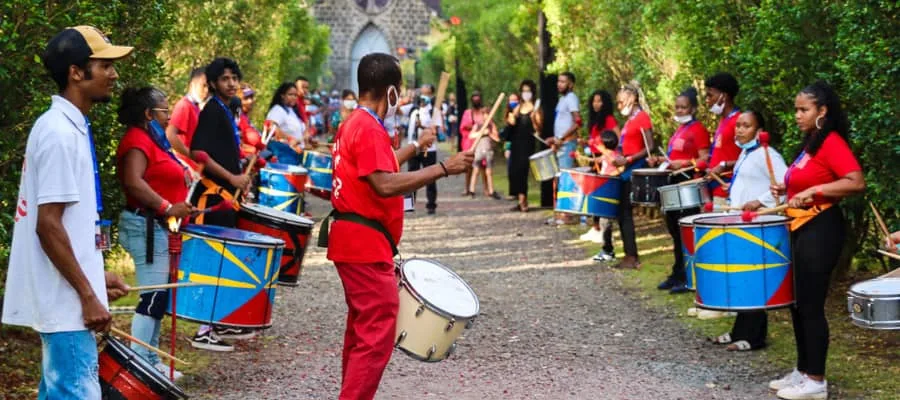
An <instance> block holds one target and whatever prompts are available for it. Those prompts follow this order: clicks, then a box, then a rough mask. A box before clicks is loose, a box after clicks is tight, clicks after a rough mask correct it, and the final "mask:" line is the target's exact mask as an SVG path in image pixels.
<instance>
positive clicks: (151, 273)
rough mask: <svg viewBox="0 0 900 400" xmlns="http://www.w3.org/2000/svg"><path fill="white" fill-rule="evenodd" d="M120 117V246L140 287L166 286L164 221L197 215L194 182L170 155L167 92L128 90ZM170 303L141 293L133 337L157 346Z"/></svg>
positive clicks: (153, 359) (151, 357)
mask: <svg viewBox="0 0 900 400" xmlns="http://www.w3.org/2000/svg"><path fill="white" fill-rule="evenodd" d="M118 114H119V118H118V119H119V122H120V123H122V124H123V125H125V126H126V127H127V130H126V131H125V136H123V137H122V140H121V141H120V142H119V148H118V150H117V151H116V161H117V166H118V170H117V173H118V178H119V181H120V182H121V183H122V188H123V189H124V192H125V203H126V204H125V210H124V211H122V214H121V215H120V217H119V241H120V242H121V244H122V247H124V248H125V250H126V251H128V253H129V254H131V258H132V259H133V260H134V265H135V275H136V278H137V283H138V285H141V286H144V285H158V284H163V283H167V282H168V277H169V252H168V250H169V247H168V233H167V231H166V229H165V228H163V226H164V224H163V222H164V219H165V218H166V217H170V216H171V217H176V218H184V217H186V216H188V215H190V213H191V212H193V211H195V209H194V207H193V206H191V205H190V204H189V203H188V202H186V201H185V199H186V198H187V192H188V183H189V182H190V178H191V177H190V174H189V171H187V170H186V169H185V168H184V167H182V165H181V164H180V163H179V162H178V161H177V160H176V159H175V156H174V154H173V153H172V152H171V150H169V149H170V146H169V142H168V140H166V134H165V128H166V126H167V125H168V123H169V106H168V105H167V104H166V95H165V93H163V92H162V91H161V90H159V89H156V88H153V87H144V88H140V89H135V88H129V89H125V91H124V92H123V93H122V103H121V105H120V106H119V110H118ZM148 233H149V235H148ZM168 299H169V296H168V294H167V293H166V291H165V290H157V291H143V292H141V295H140V302H139V303H138V305H137V310H136V311H135V314H134V318H133V319H132V321H131V334H132V335H134V336H135V337H136V338H138V339H141V340H143V341H145V342H147V343H150V344H151V345H153V346H156V347H159V328H160V321H161V319H162V317H163V314H164V313H165V311H166V303H167V301H168ZM132 348H133V349H134V351H135V352H136V353H138V354H139V355H140V356H142V357H143V358H145V359H146V360H147V361H148V362H150V364H151V365H154V366H156V367H157V368H158V369H161V370H162V369H165V368H166V366H165V365H163V364H162V363H161V362H160V359H159V356H157V355H156V353H153V352H150V351H148V350H147V349H145V348H143V347H137V346H132ZM180 375H181V374H180V373H176V376H180Z"/></svg>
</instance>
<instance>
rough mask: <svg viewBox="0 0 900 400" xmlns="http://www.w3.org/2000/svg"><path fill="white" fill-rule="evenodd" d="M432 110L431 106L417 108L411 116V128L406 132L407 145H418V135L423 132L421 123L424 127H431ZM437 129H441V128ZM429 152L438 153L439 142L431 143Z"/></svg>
mask: <svg viewBox="0 0 900 400" xmlns="http://www.w3.org/2000/svg"><path fill="white" fill-rule="evenodd" d="M432 110H434V108H433V107H432V106H431V104H429V105H427V106H425V107H421V108H417V109H415V110H413V112H411V113H410V114H409V127H408V128H407V132H406V140H407V143H416V141H417V140H418V139H419V135H418V133H421V132H422V130H421V128H419V127H418V122H419V121H421V122H422V126H425V127H429V126H431V113H432ZM437 128H438V129H440V126H438V127H437ZM428 151H437V140H435V141H434V142H432V143H431V146H430V147H428Z"/></svg>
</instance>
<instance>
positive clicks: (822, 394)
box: [775, 375, 828, 400]
mask: <svg viewBox="0 0 900 400" xmlns="http://www.w3.org/2000/svg"><path fill="white" fill-rule="evenodd" d="M775 395H776V396H778V397H780V398H782V399H787V400H825V399H827V398H828V381H822V382H818V381H814V380H812V379H810V378H809V377H808V376H805V375H804V376H803V383H801V384H799V385H794V386H790V387H786V388H784V389H781V390H779V391H778V393H776V394H775Z"/></svg>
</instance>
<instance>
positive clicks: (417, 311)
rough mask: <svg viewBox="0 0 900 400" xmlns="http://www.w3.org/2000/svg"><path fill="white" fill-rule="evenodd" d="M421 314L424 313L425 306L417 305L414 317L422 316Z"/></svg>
mask: <svg viewBox="0 0 900 400" xmlns="http://www.w3.org/2000/svg"><path fill="white" fill-rule="evenodd" d="M423 312H425V305H424V304H419V308H417V309H416V317H418V316H420V315H422V313H423Z"/></svg>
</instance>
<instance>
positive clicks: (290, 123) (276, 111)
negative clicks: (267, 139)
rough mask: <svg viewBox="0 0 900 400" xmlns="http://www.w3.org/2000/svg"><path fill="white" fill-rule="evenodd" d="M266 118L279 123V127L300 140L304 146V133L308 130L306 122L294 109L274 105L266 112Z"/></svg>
mask: <svg viewBox="0 0 900 400" xmlns="http://www.w3.org/2000/svg"><path fill="white" fill-rule="evenodd" d="M289 110H290V111H289ZM266 119H267V120H271V121H272V122H275V123H276V124H278V129H281V131H282V132H284V133H285V134H287V135H288V136H290V137H292V138H294V139H297V140H298V141H300V146H301V147H303V133H304V132H306V124H304V123H303V121H301V120H300V117H298V116H297V113H296V112H295V111H294V110H293V109H290V108H287V107H284V106H275V107H272V108H271V109H269V113H268V114H266Z"/></svg>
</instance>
